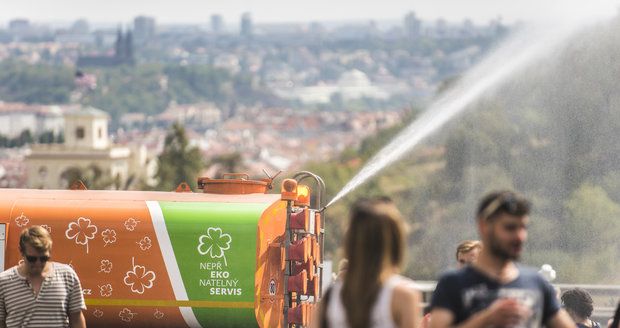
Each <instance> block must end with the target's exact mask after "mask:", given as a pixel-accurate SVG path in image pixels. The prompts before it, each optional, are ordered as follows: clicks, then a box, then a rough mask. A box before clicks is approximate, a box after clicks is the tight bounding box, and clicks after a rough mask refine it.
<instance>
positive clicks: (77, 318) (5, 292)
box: [0, 226, 86, 328]
mask: <svg viewBox="0 0 620 328" xmlns="http://www.w3.org/2000/svg"><path fill="white" fill-rule="evenodd" d="M19 250H20V252H21V255H22V257H23V261H20V264H19V265H17V266H14V267H12V268H10V269H8V270H6V271H4V272H2V273H0V327H7V328H13V327H20V328H21V327H46V328H52V327H72V328H78V327H82V328H83V327H86V322H85V319H84V315H83V314H82V311H83V310H86V305H85V303H84V296H83V295H82V286H81V285H80V281H79V279H78V277H77V275H76V273H75V271H73V269H72V268H71V267H70V266H68V265H65V264H61V263H57V262H52V261H50V254H51V253H50V252H51V250H52V238H51V236H50V234H49V232H48V231H47V230H46V229H44V228H43V227H40V226H32V227H30V228H27V229H24V230H23V231H22V233H21V235H20V237H19Z"/></svg>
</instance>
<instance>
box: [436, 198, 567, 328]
mask: <svg viewBox="0 0 620 328" xmlns="http://www.w3.org/2000/svg"><path fill="white" fill-rule="evenodd" d="M529 212H530V202H529V201H528V200H526V199H525V198H524V197H523V196H521V195H518V194H516V193H514V192H512V191H501V192H493V193H490V194H488V195H487V196H485V197H484V198H483V199H482V201H481V202H480V204H479V206H478V211H477V219H476V223H477V228H478V232H479V234H480V239H481V241H482V244H483V245H484V247H482V250H481V252H480V255H479V256H478V259H477V261H476V262H474V263H472V264H471V265H468V266H465V267H463V268H461V269H459V270H457V271H453V272H448V273H446V274H445V275H444V276H442V278H441V279H440V280H439V282H438V284H437V288H436V289H435V292H434V294H433V298H432V301H431V306H432V312H431V316H432V318H433V319H432V320H431V327H430V328H448V327H459V328H487V327H492V328H503V327H509V328H539V327H542V326H545V327H550V328H564V327H566V328H574V326H575V325H574V323H573V322H572V320H571V318H570V316H569V315H568V314H567V313H566V312H565V311H564V310H562V309H561V308H560V305H559V304H558V301H557V298H556V296H555V291H554V290H553V287H552V286H551V285H550V284H549V283H548V282H547V281H546V280H545V279H544V278H543V277H542V276H540V275H539V274H538V272H537V271H536V270H535V269H532V268H527V267H522V266H518V265H517V264H516V261H518V260H519V258H520V255H521V252H522V250H523V246H524V244H525V242H526V240H527V226H528V224H529Z"/></svg>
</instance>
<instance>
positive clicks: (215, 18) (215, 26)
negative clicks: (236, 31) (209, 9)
mask: <svg viewBox="0 0 620 328" xmlns="http://www.w3.org/2000/svg"><path fill="white" fill-rule="evenodd" d="M211 31H212V32H213V34H222V32H224V19H223V18H222V15H218V14H216V15H211Z"/></svg>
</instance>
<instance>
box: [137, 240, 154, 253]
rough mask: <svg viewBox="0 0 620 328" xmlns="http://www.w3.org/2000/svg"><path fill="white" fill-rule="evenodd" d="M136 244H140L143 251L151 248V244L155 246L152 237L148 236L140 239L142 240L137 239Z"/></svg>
mask: <svg viewBox="0 0 620 328" xmlns="http://www.w3.org/2000/svg"><path fill="white" fill-rule="evenodd" d="M136 244H138V246H140V249H141V250H143V251H147V250H149V249H150V248H151V246H153V244H152V242H151V238H150V237H148V236H146V237H144V238H142V239H140V241H137V242H136Z"/></svg>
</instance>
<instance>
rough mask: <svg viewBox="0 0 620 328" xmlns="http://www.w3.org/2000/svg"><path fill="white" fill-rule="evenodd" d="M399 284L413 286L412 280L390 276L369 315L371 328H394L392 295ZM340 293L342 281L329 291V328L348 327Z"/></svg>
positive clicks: (337, 282)
mask: <svg viewBox="0 0 620 328" xmlns="http://www.w3.org/2000/svg"><path fill="white" fill-rule="evenodd" d="M400 284H411V285H412V286H414V282H413V280H411V279H409V278H406V277H403V276H400V275H392V276H391V277H389V278H388V279H387V280H386V281H385V283H384V284H383V286H381V290H379V294H378V295H377V300H376V301H375V304H374V305H373V307H372V313H371V314H370V327H371V328H396V324H395V323H394V318H392V293H393V291H394V287H396V286H397V285H400ZM341 291H342V281H336V282H335V283H334V285H333V287H332V290H331V291H330V293H331V295H330V300H329V302H328V305H327V313H326V315H327V323H328V326H329V327H330V328H335V327H349V324H348V323H347V314H346V312H345V309H344V306H343V305H342V298H341V296H340V292H341Z"/></svg>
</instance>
